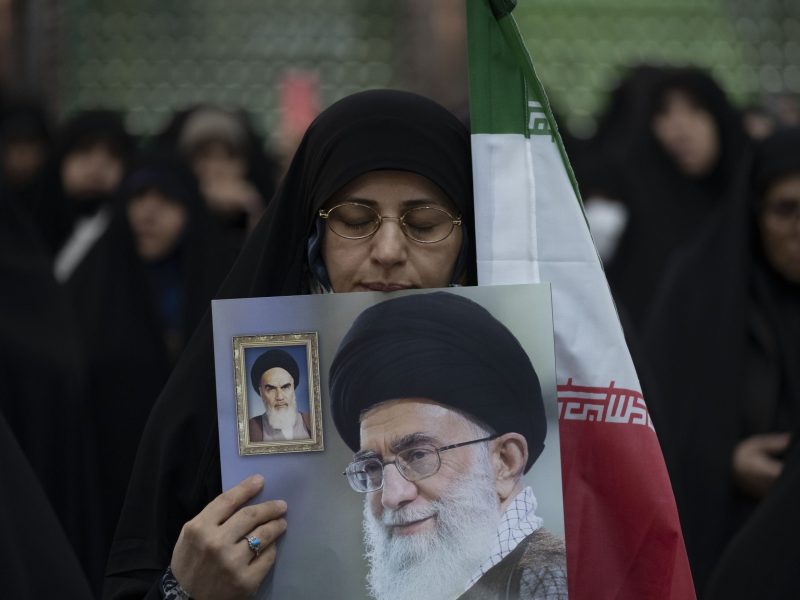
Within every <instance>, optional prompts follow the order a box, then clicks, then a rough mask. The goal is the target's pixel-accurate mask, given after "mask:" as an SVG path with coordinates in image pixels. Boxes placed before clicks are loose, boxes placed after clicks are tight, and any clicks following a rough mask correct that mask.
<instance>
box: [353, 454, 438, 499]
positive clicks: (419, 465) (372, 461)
mask: <svg viewBox="0 0 800 600" xmlns="http://www.w3.org/2000/svg"><path fill="white" fill-rule="evenodd" d="M390 464H394V465H395V466H396V467H397V470H398V471H399V472H400V474H401V475H402V476H403V477H404V478H405V479H406V480H408V481H419V480H420V479H424V478H425V477H430V476H431V475H433V474H434V473H436V472H437V471H438V470H439V467H440V465H441V462H440V459H439V453H438V452H437V451H436V448H434V447H433V446H431V447H422V448H409V449H408V450H403V451H402V452H399V453H398V454H397V455H396V458H395V460H394V461H392V462H387V463H383V462H382V461H381V460H380V459H378V458H366V459H363V460H359V461H356V462H354V463H351V464H350V465H348V467H347V471H346V473H347V479H348V480H349V482H350V485H351V486H352V487H353V489H354V490H356V491H359V492H373V491H375V490H379V489H381V487H383V470H384V467H385V466H387V465H390Z"/></svg>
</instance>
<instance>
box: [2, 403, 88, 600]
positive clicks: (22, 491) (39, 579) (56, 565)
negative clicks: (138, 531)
mask: <svg viewBox="0 0 800 600" xmlns="http://www.w3.org/2000/svg"><path fill="white" fill-rule="evenodd" d="M0 456H2V457H3V468H2V469H0V561H2V563H3V577H2V585H3V595H4V596H5V597H7V598H48V597H52V596H58V597H59V598H64V599H68V600H73V599H74V600H87V599H91V598H92V597H93V594H92V591H91V588H90V586H89V583H88V582H87V580H86V577H85V575H84V573H83V571H82V570H81V565H80V563H79V562H78V559H77V558H76V556H75V552H74V551H73V548H72V546H71V544H70V540H68V538H67V536H66V535H65V534H64V529H63V525H62V523H61V522H59V518H58V517H57V515H56V514H55V512H54V511H53V508H52V507H51V505H50V502H49V501H48V498H47V496H46V494H45V492H44V490H43V489H42V485H41V482H40V481H39V480H38V479H37V476H36V474H35V473H34V471H33V469H31V466H30V464H29V463H28V460H27V459H26V456H25V453H24V452H23V451H22V449H21V448H20V446H19V444H18V443H17V440H16V439H15V437H14V433H13V432H12V430H11V428H10V427H9V426H8V423H6V420H5V418H4V417H3V414H2V413H0Z"/></svg>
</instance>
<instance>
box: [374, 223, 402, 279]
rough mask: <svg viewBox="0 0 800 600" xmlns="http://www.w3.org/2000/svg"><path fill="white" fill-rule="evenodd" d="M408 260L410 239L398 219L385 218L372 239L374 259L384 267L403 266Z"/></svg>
mask: <svg viewBox="0 0 800 600" xmlns="http://www.w3.org/2000/svg"><path fill="white" fill-rule="evenodd" d="M407 258H408V239H407V238H406V236H405V234H404V233H403V228H402V226H401V225H400V221H399V220H398V218H397V217H383V222H382V223H381V226H380V228H379V229H378V231H376V232H375V235H374V236H373V237H372V259H373V260H375V261H376V262H378V263H380V264H381V265H383V266H384V267H391V266H394V265H396V264H401V263H403V262H405V261H406V259H407Z"/></svg>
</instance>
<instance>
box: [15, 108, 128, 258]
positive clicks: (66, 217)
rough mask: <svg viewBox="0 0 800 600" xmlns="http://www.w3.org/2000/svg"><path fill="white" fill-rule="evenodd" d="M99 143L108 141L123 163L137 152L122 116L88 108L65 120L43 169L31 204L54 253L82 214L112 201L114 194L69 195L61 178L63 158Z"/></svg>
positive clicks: (47, 242) (46, 241)
mask: <svg viewBox="0 0 800 600" xmlns="http://www.w3.org/2000/svg"><path fill="white" fill-rule="evenodd" d="M96 143H103V144H105V145H106V146H107V147H108V148H109V149H110V150H111V151H112V152H113V153H115V154H116V155H117V156H119V158H120V160H121V161H122V164H123V166H124V165H126V164H127V162H128V160H129V158H130V156H131V155H132V153H133V151H134V146H135V141H134V138H133V137H132V136H131V135H130V134H128V132H127V131H126V130H125V125H124V122H123V119H122V115H121V114H119V113H117V112H114V111H109V110H99V109H98V110H87V111H83V112H80V113H78V114H76V115H75V116H73V117H71V118H70V119H69V120H68V121H66V122H65V123H64V125H63V126H62V128H61V130H60V131H59V132H58V134H57V136H56V141H55V148H54V151H53V155H52V156H51V158H50V160H49V161H48V164H47V165H46V166H45V168H44V172H43V174H42V180H41V182H40V185H39V186H38V189H37V190H36V193H35V198H34V200H33V202H32V204H31V211H32V215H33V218H34V221H35V222H36V225H37V226H38V227H39V230H40V231H41V233H42V235H43V236H44V240H45V243H46V245H47V247H48V248H49V250H50V252H51V253H52V254H56V253H57V252H58V250H59V249H60V248H61V247H62V245H63V244H64V242H66V240H67V239H68V238H69V235H70V233H71V232H72V229H73V226H74V225H75V221H76V219H77V218H78V217H80V216H91V214H93V213H96V212H97V210H99V209H100V208H101V207H103V206H107V205H109V204H110V203H111V202H112V201H113V193H107V194H97V195H95V196H93V197H86V198H73V197H70V196H69V195H68V194H67V193H66V191H65V190H64V187H63V185H62V181H61V167H62V165H63V163H64V159H65V158H66V157H67V156H68V155H69V154H70V153H72V152H73V151H75V150H77V149H81V148H87V147H90V146H92V145H93V144H96Z"/></svg>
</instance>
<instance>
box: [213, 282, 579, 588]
mask: <svg viewBox="0 0 800 600" xmlns="http://www.w3.org/2000/svg"><path fill="white" fill-rule="evenodd" d="M431 293H437V292H436V291H434V290H405V291H400V292H395V293H389V294H387V293H379V292H366V293H353V294H329V295H308V296H291V297H276V298H246V299H234V300H216V301H214V302H213V304H212V310H213V327H214V351H215V363H216V364H215V368H216V382H217V409H218V420H219V438H220V460H221V465H222V484H223V489H229V488H230V487H232V486H233V485H235V484H236V483H238V482H239V481H241V480H242V479H244V478H246V477H248V476H250V475H252V474H254V473H261V474H262V475H263V476H264V478H265V484H264V489H263V491H262V493H261V495H260V496H258V497H257V498H256V499H255V500H254V501H262V500H267V499H283V500H285V501H286V502H287V504H288V507H289V509H288V513H287V517H286V518H287V521H288V529H287V531H286V533H285V534H284V535H283V536H282V538H281V540H280V541H279V544H278V556H277V561H276V564H275V566H274V567H273V569H272V571H271V573H270V574H269V575H268V576H267V578H266V579H265V581H264V583H263V585H262V587H261V589H260V591H259V596H258V597H259V598H264V599H266V598H276V599H280V598H313V597H326V598H333V599H337V598H341V599H342V600H344V599H362V598H363V599H365V600H366V599H368V598H370V597H371V596H370V594H369V593H368V591H367V580H368V573H369V572H370V568H369V567H368V561H367V559H366V558H365V542H364V533H363V532H364V523H365V519H366V518H367V517H366V513H365V511H364V507H365V502H366V503H367V505H368V506H373V507H374V506H377V505H379V504H380V500H377V501H375V500H374V499H373V500H372V501H371V500H369V497H373V498H374V497H375V495H376V494H377V495H380V494H384V493H387V494H388V492H387V491H386V489H384V490H378V491H372V492H369V493H359V492H357V491H354V489H352V488H351V485H350V483H348V477H347V476H345V474H344V471H345V470H346V468H347V467H348V465H350V464H351V462H352V461H353V459H354V449H351V448H350V447H348V445H347V444H346V443H345V442H344V441H343V439H342V437H341V436H340V434H339V431H338V430H337V428H336V427H335V426H334V422H333V415H332V412H333V411H332V409H331V391H330V382H329V373H330V370H331V363H332V362H333V361H334V357H336V355H337V351H338V350H339V347H340V345H341V342H342V339H343V338H344V337H345V335H346V334H348V332H349V331H350V329H351V326H352V325H353V322H354V321H355V320H356V318H357V317H359V315H361V314H362V313H363V312H364V311H366V310H368V309H371V307H375V306H377V305H379V304H381V303H384V302H388V301H392V300H394V299H398V298H402V297H405V296H411V295H418V294H423V295H424V294H431ZM438 293H446V294H449V295H454V296H458V297H462V298H467V299H468V300H470V301H472V302H474V303H476V304H478V305H480V306H481V307H483V308H484V309H486V311H488V313H489V314H490V315H491V317H493V318H494V319H496V320H497V321H499V322H500V323H501V324H502V325H503V326H505V328H507V329H508V331H510V332H511V334H512V335H513V337H514V338H516V340H517V341H518V342H519V345H520V346H521V348H522V349H523V350H524V353H525V354H527V358H528V359H529V361H530V364H531V365H532V366H533V369H534V370H535V373H536V376H538V381H539V385H540V388H541V398H542V404H543V407H544V415H545V417H546V421H547V427H546V435H544V434H543V435H544V449H543V450H542V451H541V454H540V455H539V456H538V458H536V460H535V462H534V463H533V464H532V466H531V467H530V470H529V471H528V472H527V474H525V475H524V476H523V477H522V481H521V485H524V486H530V487H531V489H532V490H533V493H534V495H535V499H536V511H535V513H536V516H537V517H539V518H541V520H542V521H541V522H542V523H543V528H544V529H546V531H547V532H550V533H551V534H552V535H553V536H556V537H557V538H560V539H561V540H563V535H564V523H563V500H562V489H561V467H560V456H559V437H558V419H557V417H558V408H557V403H556V402H557V401H556V393H555V364H554V350H553V326H552V308H551V300H550V288H549V286H548V285H546V284H537V285H518V286H495V287H483V288H480V287H471V288H449V289H447V290H441V291H439V292H438ZM423 300H425V299H424V298H423ZM375 339H376V340H379V339H381V338H380V336H378V337H377V338H375ZM486 350H488V352H489V354H492V353H493V349H492V348H488V349H487V348H484V349H482V351H486ZM268 352H271V353H272V354H270V355H268V356H267V358H263V359H261V360H262V362H263V363H264V366H266V367H267V368H266V371H264V372H263V373H260V369H254V365H255V364H256V362H257V361H258V360H259V359H260V358H261V356H262V355H266V353H268ZM412 354H413V353H412ZM360 360H361V361H362V362H363V361H364V360H366V361H368V360H369V357H367V358H366V359H360ZM281 365H282V366H281ZM259 373H260V374H259ZM287 373H288V374H289V376H290V377H289V378H288V379H287ZM276 374H277V375H279V376H280V377H283V379H282V380H281V379H280V377H278V378H277V379H275V378H274V377H273V376H275V375H276ZM295 375H296V377H297V381H294V379H295ZM295 384H296V385H295ZM497 385H500V384H499V383H498V384H497ZM355 389H358V387H357V386H356V388H355ZM414 402H417V401H414ZM270 403H272V405H274V406H276V407H278V408H279V409H280V410H282V411H283V412H284V413H290V414H291V417H290V418H287V419H286V421H285V422H283V423H281V422H280V421H275V420H274V419H272V418H271V417H268V416H267V412H268V411H267V407H268V406H269V405H270ZM392 405H393V403H391V402H389V403H387V404H386V406H390V407H391V406H392ZM383 406H384V405H380V406H378V407H374V408H371V409H370V411H372V412H366V413H364V414H365V417H362V418H364V419H365V420H363V421H362V427H363V426H364V423H368V421H366V417H369V415H371V414H380V413H378V411H379V410H384V409H383ZM412 406H413V407H414V408H415V410H416V406H417V405H416V404H413V405H412ZM256 421H260V422H262V423H263V427H261V430H262V431H266V432H273V433H272V434H269V435H267V436H266V437H267V438H269V439H264V435H263V433H262V434H259V433H258V427H257V425H256V424H254V423H255V422H256ZM373 421H374V419H373ZM270 423H275V424H276V425H277V426H276V427H272V426H271V425H270ZM355 426H356V427H358V424H357V423H356V425H355ZM276 432H279V433H276ZM259 435H261V436H262V437H261V438H259ZM364 435H365V433H364V430H363V429H362V442H363V438H364ZM367 439H369V437H368V436H367ZM448 441H453V442H464V441H469V442H470V443H472V440H461V439H458V440H448ZM351 442H352V440H351ZM477 442H478V444H477V445H483V444H482V440H477ZM357 443H358V442H357V441H356V444H357ZM489 443H491V442H486V444H487V445H488V444H489ZM459 451H460V450H459ZM398 452H400V451H398ZM453 452H456V451H453ZM373 454H374V453H373ZM444 456H445V454H444V452H441V453H439V459H440V461H441V464H445V463H447V460H449V459H445V458H443V457H444ZM386 462H391V461H386ZM359 464H361V463H359ZM393 468H394V467H391V466H389V465H386V466H384V467H383V473H384V474H383V478H384V479H383V483H386V482H387V481H389V480H390V478H395V477H396V476H395V475H394V474H392V475H389V474H387V473H386V472H387V470H389V469H393ZM378 471H380V469H378ZM398 471H399V467H398ZM444 473H445V472H444V471H442V472H441V473H437V474H435V475H430V476H428V477H430V479H429V480H428V482H429V483H430V482H432V481H435V480H434V477H441V476H443V475H444ZM377 477H378V478H379V479H380V475H378V476H377ZM404 479H405V477H404ZM392 481H395V482H397V481H400V480H399V479H396V478H395V479H392ZM380 483H381V482H380V480H379V481H378V483H377V485H380ZM401 483H402V482H401ZM404 485H405V484H404ZM415 485H419V487H423V486H424V485H428V484H426V483H425V482H417V484H415ZM370 502H372V504H371V505H370V504H369V503H370ZM378 510H383V509H382V508H381V507H380V506H378V508H374V510H373V512H374V511H378ZM486 551H487V552H488V551H489V549H488V546H487V550H486ZM564 593H565V594H566V591H565V592H564Z"/></svg>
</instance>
